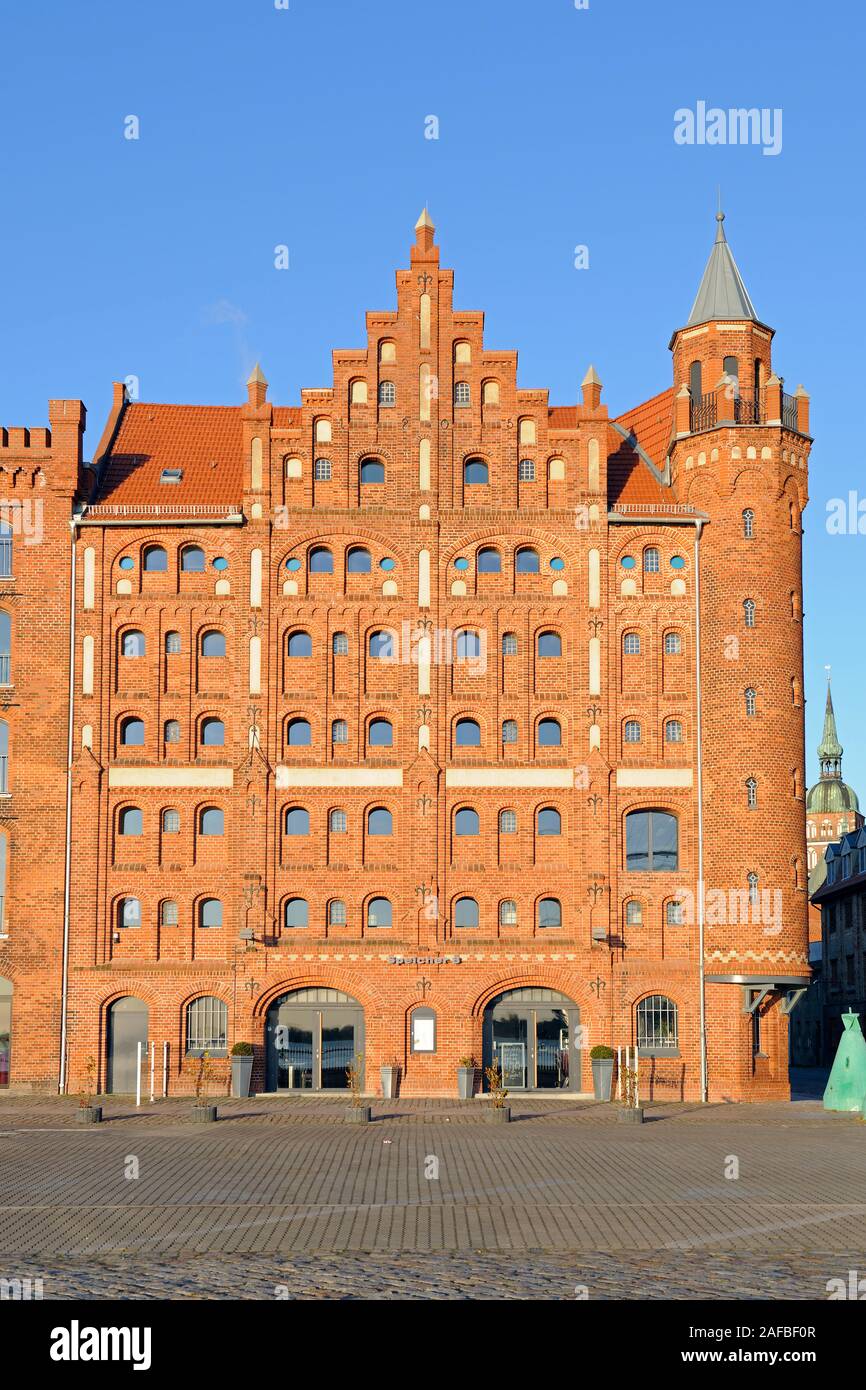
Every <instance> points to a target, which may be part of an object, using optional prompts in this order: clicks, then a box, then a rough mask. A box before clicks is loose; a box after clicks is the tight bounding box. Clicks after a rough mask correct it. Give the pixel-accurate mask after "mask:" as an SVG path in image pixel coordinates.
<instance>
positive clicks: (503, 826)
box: [499, 811, 517, 835]
mask: <svg viewBox="0 0 866 1390" xmlns="http://www.w3.org/2000/svg"><path fill="white" fill-rule="evenodd" d="M499 833H500V835H516V833H517V812H516V811H500V812H499Z"/></svg>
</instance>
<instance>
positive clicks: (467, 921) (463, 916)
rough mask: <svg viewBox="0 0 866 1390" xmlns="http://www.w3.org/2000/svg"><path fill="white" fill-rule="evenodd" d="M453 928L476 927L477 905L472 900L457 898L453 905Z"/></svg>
mask: <svg viewBox="0 0 866 1390" xmlns="http://www.w3.org/2000/svg"><path fill="white" fill-rule="evenodd" d="M454 925H455V927H477V926H478V903H477V902H476V901H475V899H474V898H458V899H457V901H456V903H455V904H454Z"/></svg>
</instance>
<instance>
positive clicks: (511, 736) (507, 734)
mask: <svg viewBox="0 0 866 1390" xmlns="http://www.w3.org/2000/svg"><path fill="white" fill-rule="evenodd" d="M502 742H503V743H516V742H517V720H516V719H503V721H502Z"/></svg>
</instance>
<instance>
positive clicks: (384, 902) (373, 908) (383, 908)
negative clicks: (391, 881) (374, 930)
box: [367, 898, 392, 927]
mask: <svg viewBox="0 0 866 1390" xmlns="http://www.w3.org/2000/svg"><path fill="white" fill-rule="evenodd" d="M391 921H392V912H391V903H390V902H389V900H388V899H387V898H371V899H370V901H369V903H368V904H367V926H368V927H390V925H391Z"/></svg>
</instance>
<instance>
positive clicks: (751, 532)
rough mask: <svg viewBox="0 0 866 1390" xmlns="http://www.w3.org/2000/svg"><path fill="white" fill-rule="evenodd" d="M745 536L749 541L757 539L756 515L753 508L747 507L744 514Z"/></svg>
mask: <svg viewBox="0 0 866 1390" xmlns="http://www.w3.org/2000/svg"><path fill="white" fill-rule="evenodd" d="M743 535H744V536H745V538H746V540H747V541H751V540H754V537H755V513H754V512H753V511H752V508H751V507H747V508H746V510H745V511H744V512H743Z"/></svg>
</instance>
